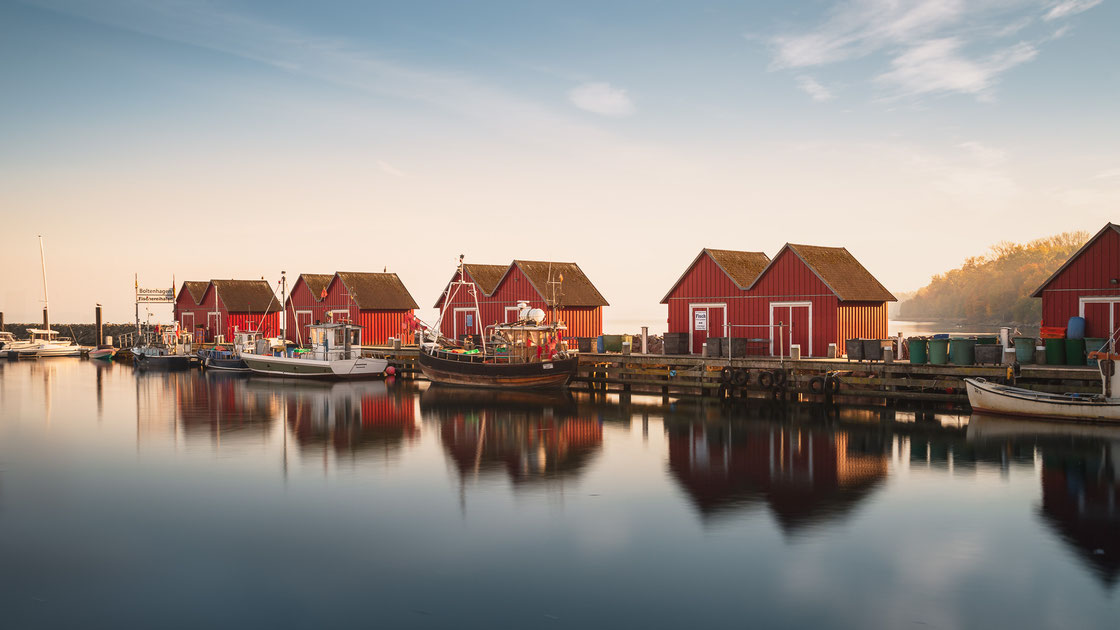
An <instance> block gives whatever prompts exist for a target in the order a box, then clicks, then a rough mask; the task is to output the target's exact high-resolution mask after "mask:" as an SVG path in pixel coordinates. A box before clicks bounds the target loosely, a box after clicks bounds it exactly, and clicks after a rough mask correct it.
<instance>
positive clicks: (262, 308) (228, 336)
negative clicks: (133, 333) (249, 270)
mask: <svg viewBox="0 0 1120 630" xmlns="http://www.w3.org/2000/svg"><path fill="white" fill-rule="evenodd" d="M202 284H203V283H201V282H197V281H194V282H184V283H183V287H182V288H181V289H180V290H179V295H178V297H177V298H176V300H175V321H177V322H179V325H180V327H182V328H183V329H186V330H191V331H194V333H195V340H196V341H200V342H211V341H217V340H218V338H219V337H221V338H222V339H224V340H225V341H232V340H233V333H235V332H237V331H238V330H242V331H244V330H259V331H260V332H261V333H262V334H263V335H264V336H266V337H274V336H277V335H279V334H280V300H278V299H277V298H276V294H275V293H273V292H272V287H271V286H269V284H268V282H267V281H265V280H211V281H210V282H208V283H205V285H206V287H205V289H204V290H202V292H201V296H199V295H198V292H199V289H200V287H201V285H202Z"/></svg>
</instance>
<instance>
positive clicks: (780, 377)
mask: <svg viewBox="0 0 1120 630" xmlns="http://www.w3.org/2000/svg"><path fill="white" fill-rule="evenodd" d="M788 381H789V375H788V374H786V371H785V370H774V384H775V385H777V386H778V387H781V386H783V385H785V384H786V382H788Z"/></svg>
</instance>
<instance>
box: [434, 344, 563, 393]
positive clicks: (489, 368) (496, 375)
mask: <svg viewBox="0 0 1120 630" xmlns="http://www.w3.org/2000/svg"><path fill="white" fill-rule="evenodd" d="M452 356H454V355H452ZM460 356H461V355H460ZM418 362H419V364H420V371H421V372H423V374H424V376H425V377H426V378H427V379H428V380H429V381H432V382H433V383H444V384H447V385H463V386H467V387H489V388H496V389H559V388H563V387H566V386H567V385H568V381H570V380H571V379H572V377H573V376H575V374H576V369H577V367H578V365H579V359H578V358H576V357H571V358H567V359H558V360H554V361H542V362H539V363H485V362H482V361H472V360H463V359H459V360H457V359H452V358H447V359H445V358H442V357H439V356H436V355H433V354H431V353H429V352H427V351H426V350H423V349H422V350H421V351H420V354H419V357H418Z"/></svg>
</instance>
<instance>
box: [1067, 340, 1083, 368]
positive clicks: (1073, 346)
mask: <svg viewBox="0 0 1120 630" xmlns="http://www.w3.org/2000/svg"><path fill="white" fill-rule="evenodd" d="M1066 365H1085V340H1084V339H1066Z"/></svg>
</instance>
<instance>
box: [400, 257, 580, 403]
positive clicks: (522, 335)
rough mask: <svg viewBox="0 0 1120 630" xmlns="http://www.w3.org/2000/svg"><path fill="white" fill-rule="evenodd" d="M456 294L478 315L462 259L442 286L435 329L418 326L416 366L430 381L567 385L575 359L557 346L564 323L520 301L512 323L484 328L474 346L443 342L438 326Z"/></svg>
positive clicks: (474, 292) (541, 386) (505, 386)
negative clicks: (471, 302) (548, 320)
mask: <svg viewBox="0 0 1120 630" xmlns="http://www.w3.org/2000/svg"><path fill="white" fill-rule="evenodd" d="M459 291H466V292H467V294H468V295H470V296H473V298H474V302H475V312H476V313H480V312H481V309H479V306H478V293H477V287H476V286H475V285H474V283H473V282H467V281H466V278H465V270H464V268H463V257H462V256H460V257H459V274H458V280H455V281H453V282H451V283H449V284H448V286H447V292H446V294H445V296H444V299H443V309H442V311H441V312H440V317H439V320H437V322H436V324H435V325H434V326H430V327H429V326H423V325H420V328H421V330H422V331H423V333H424V336H423V341H422V342H421V344H420V352H419V355H418V359H417V362H418V363H419V365H420V371H421V372H423V374H424V376H425V377H427V379H428V380H429V381H431V382H433V383H443V384H447V385H464V386H470V387H488V388H499V389H554V388H562V387H566V386H567V384H568V382H569V381H570V380H571V379H572V377H573V376H575V374H576V370H577V367H578V363H579V359H578V357H577V356H576V355H575V354H574V353H570V352H569V351H568V350H567V349H566V348H565V347H564V346H563V344H562V343H561V335H562V334H563V331H564V330H567V326H566V325H565V324H564V323H563V322H552V323H545V318H546V314H545V312H544V311H543V310H542V309H539V308H529V305H528V303H526V302H521V303H520V304H518V308H517V311H518V315H517V321H514V322H507V323H504V324H493V325H490V326H488V327H486V329H485V330H484V334H482V335H481V336H480V340H479V343H478V345H477V346H476V345H475V342H474V341H472V340H461V341H460V340H454V339H447V338H446V337H444V336H443V335H442V334H440V332H439V331H440V322H442V321H443V317H444V315H445V314H446V313H447V310H448V307H449V305H450V304H451V303H452V301H453V300H454V298H455V295H456V294H457V293H458V292H459Z"/></svg>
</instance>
